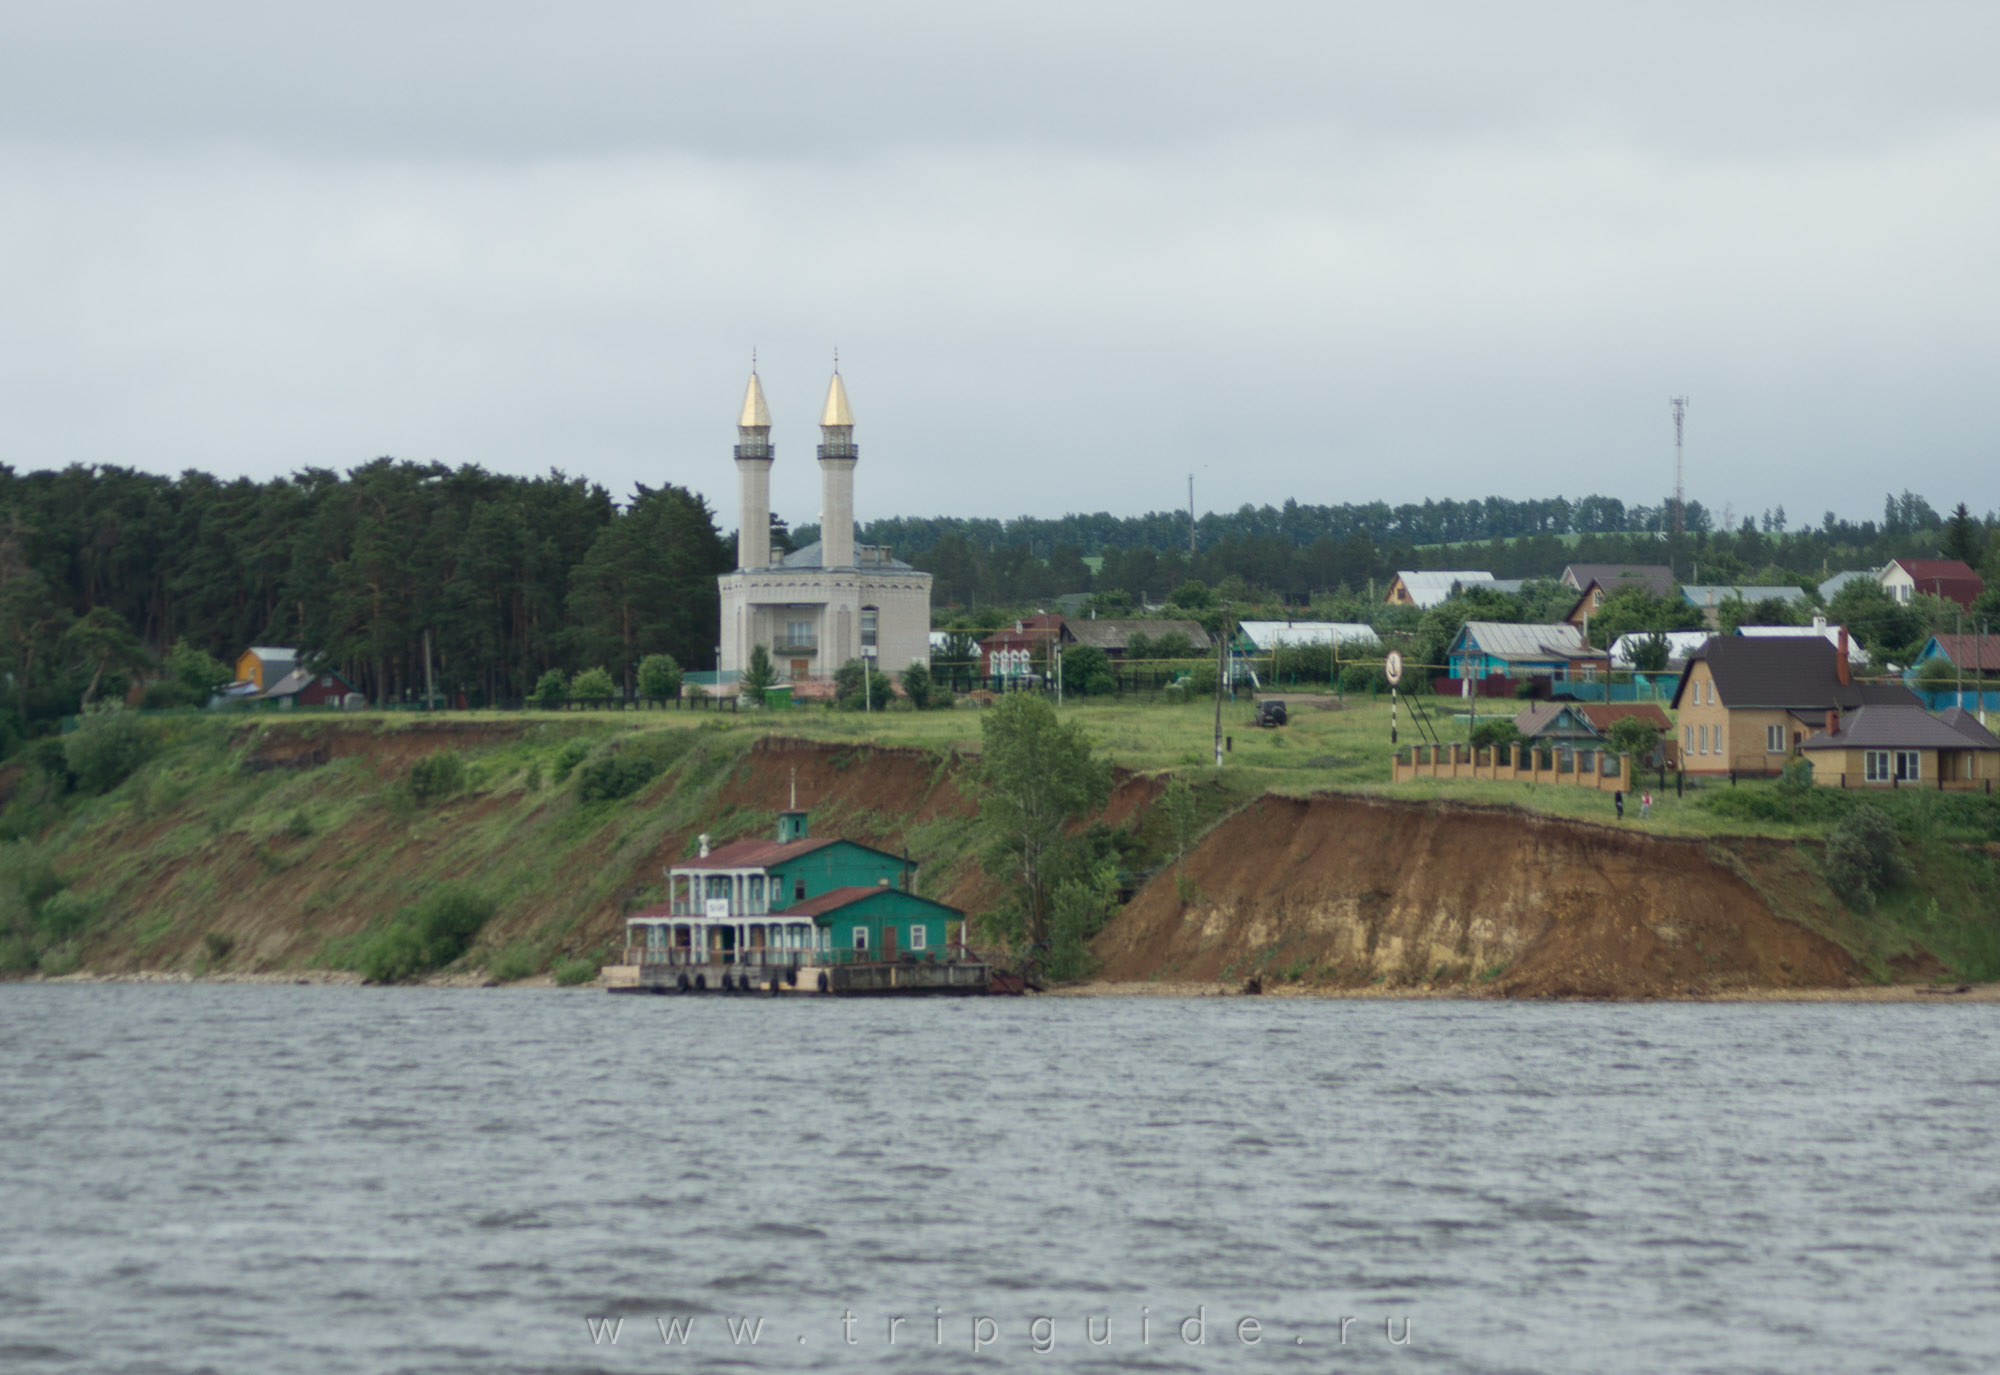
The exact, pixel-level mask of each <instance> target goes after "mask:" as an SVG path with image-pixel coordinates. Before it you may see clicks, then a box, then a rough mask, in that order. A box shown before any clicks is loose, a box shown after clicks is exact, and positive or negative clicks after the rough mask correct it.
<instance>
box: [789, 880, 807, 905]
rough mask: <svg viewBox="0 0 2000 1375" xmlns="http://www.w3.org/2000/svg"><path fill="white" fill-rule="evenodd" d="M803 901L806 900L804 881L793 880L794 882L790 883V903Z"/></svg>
mask: <svg viewBox="0 0 2000 1375" xmlns="http://www.w3.org/2000/svg"><path fill="white" fill-rule="evenodd" d="M805 900H806V881H805V880H804V879H795V880H793V882H792V901H793V902H804V901H805Z"/></svg>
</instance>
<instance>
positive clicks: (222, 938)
mask: <svg viewBox="0 0 2000 1375" xmlns="http://www.w3.org/2000/svg"><path fill="white" fill-rule="evenodd" d="M201 948H202V949H203V950H205V951H207V952H208V958H209V962H210V963H212V964H221V963H222V962H223V961H224V960H226V959H228V958H229V956H230V954H231V953H232V952H233V951H234V950H235V949H236V937H234V936H232V935H229V934H228V933H227V932H223V931H210V932H209V933H208V934H207V935H205V936H203V937H202V938H201Z"/></svg>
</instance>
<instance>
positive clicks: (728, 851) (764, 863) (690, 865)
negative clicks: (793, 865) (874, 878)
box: [673, 837, 839, 869]
mask: <svg viewBox="0 0 2000 1375" xmlns="http://www.w3.org/2000/svg"><path fill="white" fill-rule="evenodd" d="M838 839H839V838H838V837H833V838H831V839H825V840H789V841H786V840H732V841H730V842H729V844H727V845H718V846H717V847H716V848H714V849H713V850H710V851H709V852H708V855H707V857H706V858H704V859H690V860H686V861H683V862H682V863H680V864H676V865H674V866H673V867H674V868H676V869H768V868H770V867H771V866H772V865H773V864H776V863H778V862H779V861H781V860H787V859H796V858H797V857H798V856H800V855H809V854H811V853H812V852H813V851H814V850H824V849H825V848H826V847H827V846H829V845H833V844H836V843H838Z"/></svg>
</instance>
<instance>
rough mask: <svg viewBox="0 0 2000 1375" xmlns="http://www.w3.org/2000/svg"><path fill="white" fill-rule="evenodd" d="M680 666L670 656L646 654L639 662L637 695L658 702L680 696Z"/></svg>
mask: <svg viewBox="0 0 2000 1375" xmlns="http://www.w3.org/2000/svg"><path fill="white" fill-rule="evenodd" d="M682 676H683V675H682V673H681V666H680V664H679V663H677V662H676V661H675V659H674V656H673V655H671V654H648V655H647V656H646V657H645V658H643V659H641V660H640V661H639V695H640V696H641V697H647V698H651V699H652V700H654V701H658V702H668V701H672V700H673V699H674V698H676V697H678V696H680V695H681V680H682Z"/></svg>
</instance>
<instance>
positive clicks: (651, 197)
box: [0, 5, 2000, 523]
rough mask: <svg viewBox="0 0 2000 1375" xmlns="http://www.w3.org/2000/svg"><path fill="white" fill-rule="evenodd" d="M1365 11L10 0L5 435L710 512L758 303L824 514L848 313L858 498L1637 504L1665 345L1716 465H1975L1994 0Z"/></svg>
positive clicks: (0, 423) (789, 425) (1653, 472)
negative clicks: (559, 10) (48, 5)
mask: <svg viewBox="0 0 2000 1375" xmlns="http://www.w3.org/2000/svg"><path fill="white" fill-rule="evenodd" d="M1079 10H1080V11H1081V12H1079ZM1365 13H1366V12H1364V11H1340V10H1332V9H1324V8H1320V7H1280V6H1254V5H1253V6H1248V7H1243V8H1241V9H1240V10H1233V11H1231V13H1230V15H1229V17H1228V18H1227V19H1223V20H1218V19H1216V18H1215V15H1214V12H1212V11H1204V10H1198V9H1192V8H1187V9H1183V8H1177V7H1164V8H1156V7H1137V6H1133V7H1110V8H1105V7H1072V8H1070V9H1059V8H1055V7H1043V8H1034V7H1029V8H1026V9H1022V10H1018V11H1014V10H1009V11H1005V12H1001V11H980V12H976V13H975V12H970V11H966V12H961V11H960V9H959V7H937V6H921V7H918V6H887V7H881V6H863V7H860V8H858V9H834V8H829V7H800V8H796V9H776V10H763V11H758V12H757V13H756V14H755V15H751V14H750V13H749V12H747V11H742V12H739V11H734V10H732V11H713V12H709V11H700V12H696V14H695V17H694V18H692V19H690V18H689V16H688V14H686V13H684V12H682V11H678V10H672V9H667V8H664V7H652V6H646V7H633V8H629V9H619V8H617V7H608V8H607V7H593V10H592V11H590V14H591V15H592V18H593V20H594V22H593V23H591V24H587V25H584V24H578V23H577V22H575V21H574V19H573V18H564V19H562V20H557V19H555V18H552V17H550V16H549V12H545V11H540V10H530V9H521V10H516V9H511V8H508V7H505V6H501V7H491V6H483V7H480V8H479V9H477V10H462V11H456V12H454V11H450V10H436V9H431V8H428V7H427V8H425V9H423V10H420V11H415V12H412V13H411V14H410V15H402V16H401V17H396V18H393V19H392V16H396V15H397V14H398V12H396V11H389V10H382V9H369V8H367V7H363V8H361V9H359V10H354V11H348V10H342V11H341V12H340V13H339V14H338V15H333V14H329V15H327V16H324V17H321V18H319V19H316V20H313V21H311V22H310V23H307V22H306V21H301V20H298V19H297V18H295V17H293V16H289V15H284V14H281V13H279V12H272V11H266V10H262V9H257V10H229V11H222V10H211V11H202V12H200V13H199V14H198V15H197V16H196V17H195V18H194V19H193V20H192V21H191V22H188V23H178V22H172V21H171V20H170V19H168V18H160V17H156V16H155V14H154V12H153V11H151V10H148V9H134V10H127V11H122V12H119V13H115V14H109V15H107V14H106V13H104V12H101V11H100V12H97V13H96V14H94V15H91V14H86V16H85V18H84V19H81V20H72V19H68V18H66V17H65V16H66V15H67V14H68V11H63V12H61V13H59V14H58V13H55V12H51V13H48V14H40V15H30V16H27V17H26V18H23V17H21V16H15V17H13V18H12V19H10V20H8V21H6V22H7V23H8V24H10V25H11V26H12V27H11V29H8V30H6V31H4V32H0V90H5V91H7V92H10V94H6V95H0V184H5V185H6V186H8V188H9V195H8V197H7V199H6V201H5V202H4V204H0V291H4V292H5V299H7V300H8V301H9V303H10V310H9V319H8V323H7V324H5V325H4V326H0V460H4V461H7V462H11V463H14V464H15V465H16V466H45V465H53V464H61V463H65V462H69V461H81V462H121V463H129V464H134V465H137V466H142V467H147V468H154V469H159V470H162V471H172V470H175V469H177V468H179V467H182V466H199V467H203V468H208V469H212V470H216V471H220V472H224V473H236V472H247V473H252V474H255V475H269V474H271V473H276V472H283V471H290V470H292V469H294V468H297V467H300V466H304V465H307V464H316V465H330V466H346V465H348V464H351V463H354V462H359V461H363V460H365V459H367V458H370V457H373V456H375V455H377V454H382V453H393V454H396V455H397V456H400V457H407V458H439V459H443V460H445V461H448V462H479V463H484V464H486V465H487V466H489V467H494V468H498V469H502V470H507V471H540V470H542V469H545V468H547V467H549V466H551V465H555V466H561V467H563V468H565V469H566V470H568V471H571V472H577V473H583V474H586V475H588V476H591V477H594V478H597V479H598V480H600V481H603V482H605V483H606V485H608V486H610V487H612V488H613V489H614V490H617V491H626V490H629V488H630V485H631V484H632V483H633V482H647V483H657V482H660V481H676V482H682V483H686V484H688V485H692V486H694V487H696V488H698V489H700V490H703V491H705V492H707V493H709V494H710V496H711V500H713V501H715V502H717V503H718V504H719V505H722V506H724V507H725V510H724V512H723V515H724V519H725V523H728V520H729V518H730V517H731V516H732V515H733V513H732V512H730V511H729V510H727V509H726V507H727V506H728V505H729V504H730V503H731V502H732V501H733V495H732V494H733V475H732V474H731V473H730V472H729V470H728V465H727V456H728V452H729V445H730V444H731V443H732V442H733V434H732V432H731V430H730V424H731V422H732V420H733V417H734V413H735V407H736V404H737V400H738V398H739V396H740V392H741V386H742V373H743V371H744V370H745V367H746V365H747V355H748V351H749V349H750V347H751V346H753V345H755V346H757V347H758V348H759V349H760V351H761V352H760V357H761V359H762V360H763V373H764V377H765V384H766V389H767V391H768V392H769V394H770V397H771V402H772V406H773V411H774V419H775V420H776V422H777V430H776V435H775V437H776V439H777V442H778V444H779V454H780V456H779V462H778V465H777V468H776V470H775V472H774V474H773V484H774V499H775V502H776V504H777V506H778V508H779V509H780V510H781V511H782V512H784V513H785V514H787V515H790V516H791V517H792V518H794V519H796V520H806V519H812V518H813V516H814V514H815V513H816V511H817V477H816V474H815V473H814V471H813V467H812V464H811V461H810V456H811V453H812V447H811V446H812V444H813V443H814V442H815V439H816V435H815V434H814V432H813V430H812V425H811V422H812V420H813V419H814V418H815V417H816V414H817V408H818V403H819V399H820V395H821V393H822V391H823V389H824V386H825V374H826V371H827V367H828V364H829V361H830V350H831V348H832V347H833V346H834V345H835V344H838V345H839V346H840V348H841V351H842V357H843V359H844V360H845V369H844V370H845V371H846V372H847V374H848V381H849V387H850V391H851V393H852V395H853V398H854V405H855V408H856V411H857V413H858V419H859V421H860V430H859V432H858V434H859V438H860V439H861V443H862V451H863V468H862V471H861V474H860V477H859V483H858V492H857V498H858V501H859V507H860V512H861V514H862V515H863V517H864V518H865V517H867V516H869V515H887V514H923V513H931V512H952V513H961V514H972V513H988V514H990V513H1002V514H1010V513H1014V512H1033V513H1037V514H1049V513H1055V512H1060V511H1064V510H1071V509H1099V508H1103V509H1110V510H1114V511H1135V510H1143V509H1151V508H1161V507H1168V506H1172V505H1174V504H1176V503H1177V502H1178V501H1179V500H1180V499H1181V496H1182V493H1183V491H1184V486H1183V484H1184V482H1185V476H1184V475H1185V474H1186V473H1187V472H1189V471H1194V472H1196V473H1197V487H1198V492H1197V495H1198V499H1199V500H1200V502H1201V504H1203V505H1204V506H1209V505H1213V506H1217V507H1233V506H1234V505H1236V504H1238V503H1240V502H1254V503H1262V502H1271V503H1274V504H1275V503H1278V502H1282V501H1283V500H1284V499H1285V498H1286V497H1288V496H1291V497H1297V498H1298V499H1300V500H1302V501H1344V500H1369V499H1374V498H1376V497H1383V498H1387V499H1391V500H1401V499H1414V498H1421V497H1423V496H1426V495H1433V496H1443V495H1452V496H1461V497H1463V496H1476V495H1484V494H1485V493H1487V492H1496V491H1497V492H1505V493H1509V494H1516V495H1539V494H1543V493H1549V492H1556V491H1565V492H1572V493H1577V492H1582V491H1585V490H1591V489H1598V490H1606V491H1610V492H1612V493H1614V494H1617V495H1621V496H1624V497H1626V498H1628V499H1632V500H1653V499H1656V498H1657V496H1658V495H1659V494H1660V492H1662V491H1663V490H1665V487H1666V486H1667V484H1668V483H1670V481H1671V466H1670V465H1671V450H1670V447H1669V446H1670V443H1671V429H1670V426H1669V425H1668V423H1667V420H1666V407H1665V400H1666V397H1667V396H1668V395H1669V394H1671V393H1672V392H1674V391H1681V390H1685V391H1687V392H1689V393H1691V394H1692V395H1693V396H1694V398H1695V407H1694V409H1693V411H1692V412H1691V414H1690V424H1689V451H1688V453H1689V473H1690V479H1689V481H1690V489H1691V491H1693V492H1694V493H1695V494H1697V495H1702V496H1703V497H1704V499H1707V500H1710V501H1711V504H1715V505H1718V506H1719V505H1720V504H1721V502H1722V501H1724V500H1733V501H1734V502H1735V504H1736V505H1737V506H1738V507H1739V508H1751V507H1758V506H1763V505H1769V504H1774V503H1775V502H1777V501H1786V502H1788V503H1791V504H1793V505H1795V506H1799V507H1800V508H1801V509H1803V506H1804V505H1805V504H1811V505H1812V506H1813V508H1814V510H1815V513H1816V512H1817V510H1818V508H1819V507H1820V506H1821V505H1832V506H1835V507H1839V508H1842V509H1845V510H1850V511H1853V512H1855V513H1857V514H1859V513H1863V512H1867V511H1871V510H1872V509H1873V507H1874V505H1875V503H1876V502H1877V500H1878V498H1879V493H1880V491H1881V490H1883V489H1884V488H1885V487H1888V486H1895V487H1901V486H1903V485H1906V484H1909V483H1912V482H1920V483H1921V484H1922V485H1926V487H1927V489H1932V490H1934V496H1935V498H1936V499H1939V500H1942V499H1943V498H1944V497H1946V496H1947V495H1954V494H1956V493H1958V492H1961V491H1963V492H1964V493H1965V494H1966V495H1968V497H1969V498H1970V499H1972V501H1973V504H1974V505H1975V506H1977V507H1982V508H1983V507H1984V506H1986V505H1990V504H1991V498H1990V496H1985V497H1982V496H1980V495H1979V493H1978V490H1975V489H1978V488H1980V484H1982V483H1984V485H1985V488H1987V489H1990V485H1991V484H1990V478H1989V477H1987V476H1985V475H1986V474H1987V473H1988V472H1989V470H1990V467H1991V449H1992V443H1991V435H1992V430H1991V426H1990V423H1989V422H1988V421H1987V420H1986V418H1985V417H1984V415H1983V414H1981V411H1980V405H1979V403H1980V397H1981V389H1980V388H1979V386H1978V385H1977V383H1978V382H1979V381H1981V380H1983V379H1984V378H1985V377H1987V376H1990V375H1991V373H1992V371H1993V367H1994V363H1995V362H1996V361H1997V360H1996V358H1995V345H1994V344H1993V343H1992V340H1991V330H1990V328H1989V327H1988V325H1987V321H1989V320H1990V319H1991V317H1992V315H1993V313H1994V307H1995V305H1996V304H2000V299H1996V298H2000V290H1997V289H1996V288H2000V283H1996V281H1995V270H1994V268H1993V267H1992V265H1991V254H1990V251H1989V249H1988V247H1987V246H1988V245H1990V243H1991V242H1992V241H1993V238H1994V230H1995V228H1996V227H1997V226H1996V218H2000V215H1996V200H1995V197H1996V192H1995V191H1994V190H1993V186H1992V178H1991V176H1990V168H1991V166H1992V163H1993V156H1994V152H1995V149H1996V142H2000V108H1996V102H1995V100H1994V97H1993V96H1992V95H1991V94H1990V92H1989V91H1988V90H1987V88H1986V83H1984V81H1983V70H1984V69H1985V59H1987V58H1990V56H1991V55H1992V51H1993V44H1992V42H1991V39H1992V37H1993V32H1992V21H1991V20H1989V19H1988V18H1987V17H1986V14H1985V12H1984V11H1982V10H1970V9H1965V8H1961V7H1949V6H1948V7H1940V8H1938V9H1936V10H1933V11H1930V12H1929V16H1930V20H1931V22H1930V23H1929V24H1928V26H1926V25H1923V24H1919V23H1916V22H1915V21H1912V20H1910V19H1909V16H1910V15H1911V14H1912V13H1913V12H1912V11H1908V10H1903V11H1899V12H1898V15H1899V16H1901V17H1900V18H1893V17H1885V16H1884V15H1882V14H1878V13H1877V12H1876V11H1873V10H1869V9H1860V8H1855V9H1839V8H1835V9H1831V10H1823V9H1822V8H1818V7H1815V8H1813V9H1810V10H1808V9H1803V8H1798V9H1794V8H1789V7H1781V8H1778V9H1761V8H1760V9H1759V10H1758V11H1757V13H1756V14H1755V15H1752V16H1749V17H1747V18H1746V17H1744V16H1741V15H1738V14H1736V13H1735V12H1733V11H1724V10H1713V11H1701V10H1695V11H1689V12H1686V13H1683V14H1677V15H1676V16H1674V22H1673V24H1672V25H1671V26H1669V25H1668V24H1667V23H1665V22H1664V21H1662V22H1659V23H1653V22H1639V21H1635V20H1633V19H1631V18H1629V17H1622V18H1621V17H1617V16H1614V15H1609V14H1608V12H1603V11H1600V10H1598V9H1595V8H1592V9H1582V10H1563V9H1550V10H1542V11H1528V12H1516V11H1512V10H1510V11H1509V12H1508V14H1507V15H1506V16H1500V15H1498V14H1497V13H1489V12H1488V11H1487V10H1486V9H1479V10H1467V9H1434V8H1424V7H1409V8H1399V9H1398V11H1397V13H1396V15H1395V16H1394V17H1392V18H1391V19H1390V20H1387V21H1384V20H1382V19H1381V18H1379V17H1374V16H1370V17H1369V18H1367V20H1366V22H1363V21H1362V20H1360V19H1357V18H1356V15H1357V14H1365ZM1524 15H1525V17H1524ZM225 17H226V22H225ZM1809 20H1810V21H1811V22H1808V21H1809ZM93 21H94V22H93ZM1946 34H1953V35H1956V38H1957V41H1946V38H1945V35H1946ZM106 35H109V36H106ZM1912 459H1917V460H1919V463H1920V467H1919V470H1918V473H1917V474H1912V473H1911V472H1910V471H1909V468H1910V466H1911V460H1912ZM1801 488H1808V489H1810V490H1813V491H1815V492H1819V493H1824V494H1825V496H1824V500H1823V501H1822V500H1821V499H1819V498H1817V497H1816V498H1814V500H1813V501H1812V502H1810V503H1802V502H1800V501H1799V500H1798V498H1797V493H1798V492H1799V491H1800V490H1801ZM1954 499H1955V496H1954Z"/></svg>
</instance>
